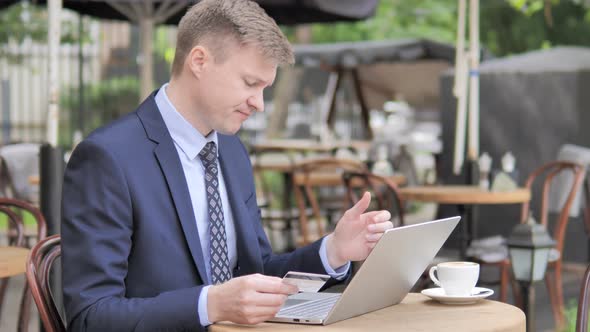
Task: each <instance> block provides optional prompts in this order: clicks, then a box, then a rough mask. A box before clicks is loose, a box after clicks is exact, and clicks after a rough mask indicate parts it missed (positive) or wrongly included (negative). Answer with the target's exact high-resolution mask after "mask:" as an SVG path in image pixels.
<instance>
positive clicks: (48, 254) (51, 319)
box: [26, 235, 66, 332]
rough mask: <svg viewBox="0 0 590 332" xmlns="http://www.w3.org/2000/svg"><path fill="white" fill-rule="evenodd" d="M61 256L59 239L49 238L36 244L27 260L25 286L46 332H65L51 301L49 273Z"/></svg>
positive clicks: (61, 320)
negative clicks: (31, 296)
mask: <svg viewBox="0 0 590 332" xmlns="http://www.w3.org/2000/svg"><path fill="white" fill-rule="evenodd" d="M60 255H61V238H60V236H59V235H53V236H50V237H48V238H46V239H44V240H42V241H41V242H39V243H37V245H35V246H34V247H33V249H32V250H31V253H30V254H29V258H28V260H27V272H26V275H27V284H28V285H29V287H30V289H31V294H32V295H33V299H34V300H35V304H36V305H37V309H38V310H39V316H40V317H41V321H42V322H43V327H44V328H45V331H47V332H65V331H66V327H65V322H64V320H63V319H62V317H61V315H60V314H59V310H58V309H57V306H56V305H55V302H54V300H53V295H52V294H51V287H50V278H49V276H50V272H51V267H52V265H53V262H55V260H56V259H57V258H58V257H59V256H60Z"/></svg>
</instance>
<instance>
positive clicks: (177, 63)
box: [172, 0, 294, 76]
mask: <svg viewBox="0 0 590 332" xmlns="http://www.w3.org/2000/svg"><path fill="white" fill-rule="evenodd" d="M227 38H233V40H235V41H237V42H238V44H239V45H245V44H254V45H256V46H257V47H259V48H260V50H261V52H262V54H263V55H265V56H267V57H268V58H270V59H272V60H275V61H276V62H277V64H278V65H284V64H292V63H293V62H294V58H293V50H292V48H291V44H289V41H288V40H287V38H286V37H285V35H284V34H283V32H282V31H281V29H280V28H279V27H278V25H277V24H276V22H275V21H274V20H273V19H272V18H271V17H270V16H268V15H267V14H266V12H265V11H264V10H263V9H262V8H260V6H259V5H258V4H257V3H255V2H253V1H250V0H202V1H200V2H199V3H197V4H196V5H194V6H192V7H191V8H190V9H189V10H188V11H187V12H186V14H185V15H184V16H183V17H182V19H181V20H180V23H179V24H178V36H177V40H176V53H175V55H174V62H173V63H172V75H173V76H174V75H177V74H180V72H181V71H182V67H183V66H184V61H185V59H186V56H187V55H188V53H189V52H190V51H191V49H192V48H193V47H194V46H195V45H198V44H204V45H206V46H207V47H208V48H209V49H210V50H211V52H212V54H213V56H214V57H215V61H217V62H220V61H224V59H226V57H227V54H226V53H227V52H226V51H227V48H228V47H227V44H228V43H227V42H228V40H227Z"/></svg>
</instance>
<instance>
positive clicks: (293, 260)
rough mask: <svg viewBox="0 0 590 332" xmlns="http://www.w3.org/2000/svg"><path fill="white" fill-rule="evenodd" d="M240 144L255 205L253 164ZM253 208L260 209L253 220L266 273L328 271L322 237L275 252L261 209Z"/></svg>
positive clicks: (322, 272) (276, 274) (280, 275)
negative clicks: (265, 228) (291, 250)
mask: <svg viewBox="0 0 590 332" xmlns="http://www.w3.org/2000/svg"><path fill="white" fill-rule="evenodd" d="M236 140H237V138H236ZM238 142H239V140H238ZM239 145H240V147H241V152H242V161H240V162H241V163H243V164H245V165H247V166H248V169H249V170H250V179H249V181H248V186H249V187H251V188H252V195H253V199H252V202H253V203H252V204H253V205H254V204H256V203H255V202H256V190H255V184H254V178H253V176H252V164H251V162H250V157H249V155H248V151H247V150H246V148H245V147H244V145H243V144H241V142H239ZM253 208H255V209H257V211H258V213H257V214H256V218H255V219H256V220H252V221H251V222H252V224H253V228H254V230H255V231H256V236H257V237H258V245H259V247H260V253H261V255H262V263H263V268H264V274H266V275H272V276H277V277H282V276H284V275H285V273H287V272H289V271H301V272H310V273H321V274H325V273H326V269H324V266H323V264H322V260H321V258H320V246H321V243H322V239H320V240H318V241H316V242H314V243H312V244H309V245H307V246H305V247H302V248H298V249H296V250H295V251H293V252H290V253H286V254H279V255H276V254H273V253H272V248H271V246H270V243H269V242H268V237H267V236H266V233H265V232H264V229H263V227H262V221H261V216H260V209H258V207H256V206H253Z"/></svg>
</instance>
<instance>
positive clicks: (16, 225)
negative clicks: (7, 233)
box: [0, 206, 24, 316]
mask: <svg viewBox="0 0 590 332" xmlns="http://www.w3.org/2000/svg"><path fill="white" fill-rule="evenodd" d="M0 214H3V215H5V216H6V218H7V220H8V223H9V227H8V230H12V231H14V233H15V235H16V236H15V237H13V238H12V239H11V241H9V243H8V244H9V245H11V246H16V247H20V246H22V244H23V240H24V231H23V223H22V220H21V219H20V218H19V216H18V215H17V214H16V212H14V211H13V210H11V209H10V208H7V207H4V206H0ZM9 280H10V278H2V280H0V316H1V314H2V307H3V304H4V296H5V294H6V289H7V288H8V281H9Z"/></svg>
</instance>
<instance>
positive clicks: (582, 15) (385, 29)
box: [285, 0, 590, 56]
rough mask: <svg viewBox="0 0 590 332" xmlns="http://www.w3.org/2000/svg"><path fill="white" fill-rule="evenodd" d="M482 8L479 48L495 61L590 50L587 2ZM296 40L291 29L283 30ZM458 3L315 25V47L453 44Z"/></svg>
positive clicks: (384, 9) (396, 1)
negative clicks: (568, 48) (404, 41)
mask: <svg viewBox="0 0 590 332" xmlns="http://www.w3.org/2000/svg"><path fill="white" fill-rule="evenodd" d="M548 10H549V11H548V13H550V14H551V20H552V23H553V24H552V25H550V24H549V23H548V22H547V19H546V17H545V15H546V12H545V0H504V1H500V0H493V1H481V2H480V36H481V43H482V45H483V46H484V47H486V48H487V49H488V50H490V51H491V52H492V53H493V54H495V55H497V56H504V55H508V54H513V53H521V52H526V51H530V50H535V49H539V48H548V47H552V46H554V45H582V46H590V24H589V23H590V8H589V6H588V2H587V1H586V2H585V1H583V0H551V1H550V7H549V8H548ZM285 31H286V32H287V35H288V36H290V37H292V36H293V33H292V28H287V29H285ZM456 31H457V1H456V0H416V1H404V0H388V1H381V2H380V3H379V6H378V8H377V12H376V14H375V16H374V17H372V18H369V19H367V20H364V21H360V22H354V23H336V24H313V25H312V38H313V42H314V43H330V42H343V41H360V40H381V39H401V38H428V39H433V40H437V41H440V42H447V43H451V44H453V43H454V42H455V38H456Z"/></svg>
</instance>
